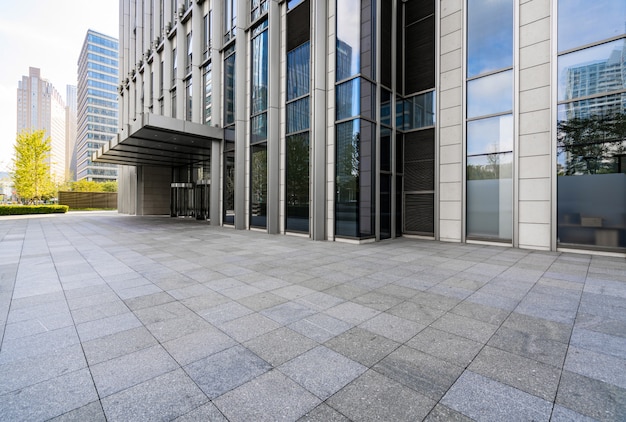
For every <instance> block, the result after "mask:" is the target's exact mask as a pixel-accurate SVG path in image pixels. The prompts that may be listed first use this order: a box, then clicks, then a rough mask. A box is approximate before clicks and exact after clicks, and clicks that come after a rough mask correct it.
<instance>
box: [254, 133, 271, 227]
mask: <svg viewBox="0 0 626 422" xmlns="http://www.w3.org/2000/svg"><path fill="white" fill-rule="evenodd" d="M250 149H251V158H250V196H251V198H250V225H251V226H252V227H260V228H265V227H267V143H263V144H259V145H253V146H252V147H250Z"/></svg>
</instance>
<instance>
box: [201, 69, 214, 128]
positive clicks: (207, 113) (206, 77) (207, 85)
mask: <svg viewBox="0 0 626 422" xmlns="http://www.w3.org/2000/svg"><path fill="white" fill-rule="evenodd" d="M211 74H212V72H211V63H209V64H208V65H207V66H205V68H204V73H203V75H202V79H203V82H204V107H203V108H204V110H203V116H204V124H206V125H210V124H211V101H212V95H213V80H212V76H211Z"/></svg>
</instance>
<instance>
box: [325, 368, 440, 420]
mask: <svg viewBox="0 0 626 422" xmlns="http://www.w3.org/2000/svg"><path fill="white" fill-rule="evenodd" d="M365 400H366V401H367V405H364V401H365ZM326 403H327V404H328V405H329V406H331V407H332V408H334V409H335V410H337V411H338V412H340V413H341V414H343V415H345V416H346V417H347V418H348V419H350V420H353V421H365V422H368V421H397V422H402V421H418V420H422V419H423V418H425V417H426V415H427V414H428V412H430V410H431V409H432V408H433V407H434V406H435V403H436V402H434V401H433V400H430V399H428V398H426V397H424V396H422V395H420V394H419V393H417V392H415V391H414V390H412V389H410V388H407V387H404V386H403V385H401V384H399V383H397V382H395V381H393V380H391V379H389V378H387V377H385V376H384V375H382V374H379V373H378V372H375V371H367V372H366V373H365V374H363V375H362V376H361V377H359V378H358V379H356V380H355V381H354V382H352V383H351V384H349V385H348V386H347V387H345V388H343V389H342V390H341V391H339V392H338V393H337V394H335V395H334V396H332V397H331V398H330V399H328V400H327V402H326Z"/></svg>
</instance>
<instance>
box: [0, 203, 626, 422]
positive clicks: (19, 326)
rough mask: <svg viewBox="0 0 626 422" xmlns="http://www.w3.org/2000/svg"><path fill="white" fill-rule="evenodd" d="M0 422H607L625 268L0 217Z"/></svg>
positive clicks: (612, 410)
mask: <svg viewBox="0 0 626 422" xmlns="http://www.w3.org/2000/svg"><path fill="white" fill-rule="evenodd" d="M0 342H1V343H0V344H1V348H0V420H2V421H20V420H23V421H40V420H50V419H52V420H55V421H104V420H107V421H152V420H167V421H169V420H177V421H246V422H248V421H290V420H291V421H297V420H300V421H324V422H327V421H349V420H351V421H370V420H371V421H405V420H407V421H421V420H426V421H470V420H478V421H592V420H602V421H625V420H626V260H625V259H624V258H619V257H606V256H592V255H586V254H572V253H555V252H537V251H527V250H519V249H512V248H505V247H494V246H484V245H468V244H455V243H443V242H435V241H427V240H417V239H406V238H402V239H397V240H393V241H384V242H378V243H370V244H364V245H353V244H347V243H339V242H315V241H311V240H309V239H307V238H303V237H298V236H282V235H267V234H265V233H260V232H255V231H238V230H233V229H229V228H223V227H211V226H209V225H208V224H207V223H206V222H201V221H196V220H191V219H172V218H167V217H133V216H124V215H119V214H117V213H115V212H94V213H88V212H83V213H69V214H64V215H53V216H31V217H0Z"/></svg>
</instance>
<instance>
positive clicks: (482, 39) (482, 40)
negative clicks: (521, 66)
mask: <svg viewBox="0 0 626 422" xmlns="http://www.w3.org/2000/svg"><path fill="white" fill-rule="evenodd" d="M467 21H468V22H467V26H468V29H467V77H468V78H471V77H474V76H477V75H481V74H483V73H486V72H491V71H494V70H498V69H504V68H507V67H511V66H512V65H513V1H512V0H468V6H467Z"/></svg>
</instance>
